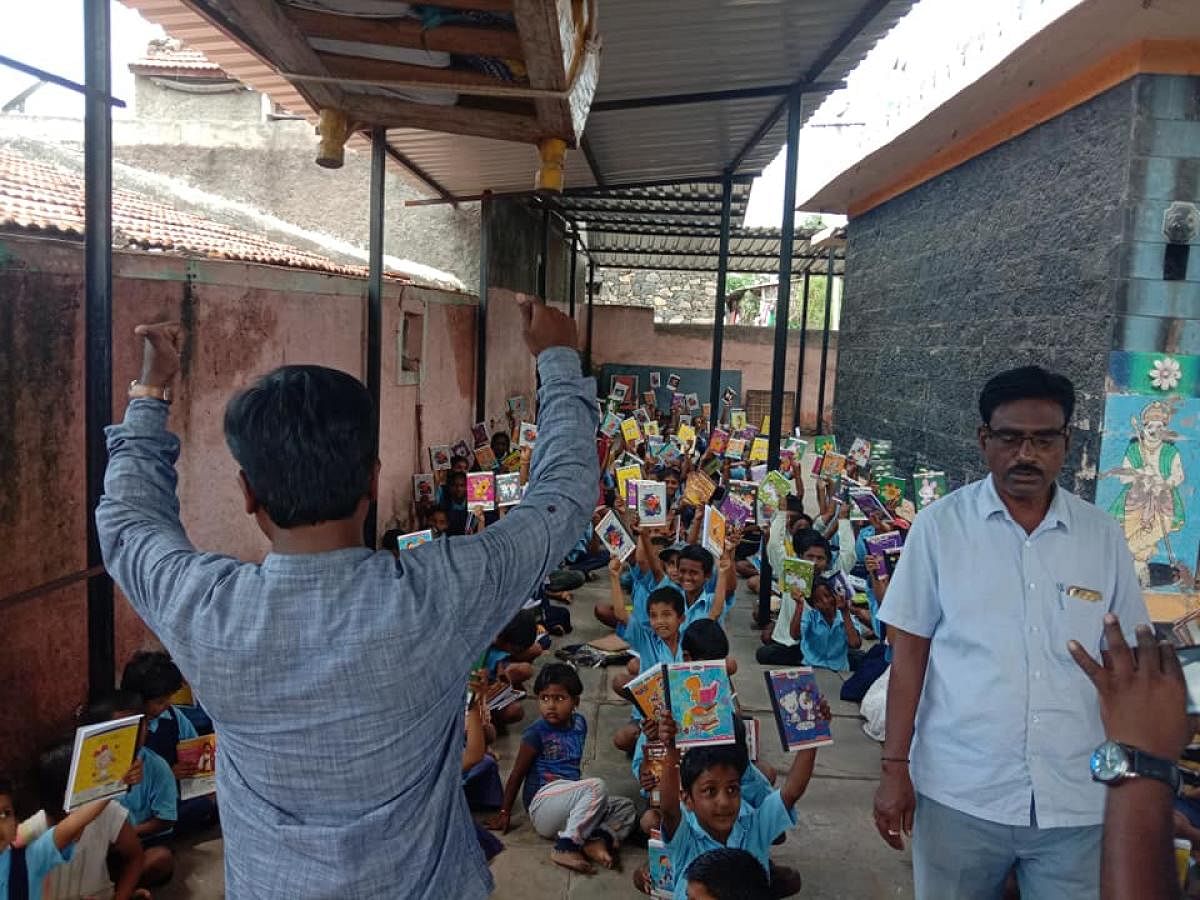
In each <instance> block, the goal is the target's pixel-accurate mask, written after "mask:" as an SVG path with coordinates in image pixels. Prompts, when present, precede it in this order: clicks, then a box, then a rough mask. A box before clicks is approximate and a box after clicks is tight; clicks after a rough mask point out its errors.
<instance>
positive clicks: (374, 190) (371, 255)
mask: <svg viewBox="0 0 1200 900" xmlns="http://www.w3.org/2000/svg"><path fill="white" fill-rule="evenodd" d="M386 159H387V132H386V131H385V130H384V129H383V128H374V129H372V130H371V205H370V210H369V213H368V214H369V216H370V231H369V235H370V236H369V239H368V240H369V243H368V246H367V391H368V392H369V393H370V394H371V404H372V406H373V407H374V414H375V454H376V456H378V454H379V423H380V411H379V405H380V386H381V378H380V362H381V359H382V347H383V201H384V161H385V160H386ZM378 515H379V504H378V502H377V501H372V502H371V505H370V507H369V509H368V510H367V521H366V522H365V523H364V524H363V543H364V544H366V545H367V546H368V547H371V548H372V549H374V547H375V543H376V539H377V535H378V531H379V523H378V522H377V521H376V520H377V518H378Z"/></svg>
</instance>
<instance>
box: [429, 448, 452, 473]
mask: <svg viewBox="0 0 1200 900" xmlns="http://www.w3.org/2000/svg"><path fill="white" fill-rule="evenodd" d="M429 465H430V466H432V467H433V471H435V472H445V471H446V470H447V469H449V468H450V448H449V447H448V446H446V445H445V444H438V445H436V446H433V447H430V448H429Z"/></svg>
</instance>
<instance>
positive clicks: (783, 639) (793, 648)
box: [754, 529, 857, 666]
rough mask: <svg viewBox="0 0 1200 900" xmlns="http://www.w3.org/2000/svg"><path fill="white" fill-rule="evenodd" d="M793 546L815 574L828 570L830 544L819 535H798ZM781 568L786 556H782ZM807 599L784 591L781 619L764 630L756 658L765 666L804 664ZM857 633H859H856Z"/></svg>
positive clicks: (794, 591) (810, 531)
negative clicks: (803, 625)
mask: <svg viewBox="0 0 1200 900" xmlns="http://www.w3.org/2000/svg"><path fill="white" fill-rule="evenodd" d="M792 547H793V549H794V550H795V551H796V556H798V557H799V558H800V559H803V560H807V561H808V562H810V563H812V566H813V571H814V572H817V573H820V572H824V571H825V570H826V569H827V568H828V567H829V542H828V541H826V540H825V538H824V537H823V536H822V535H821V534H819V533H818V532H816V531H814V530H812V529H809V530H808V531H800V532H797V534H796V536H795V537H794V538H793V539H792ZM779 565H780V569H774V571H775V572H779V571H781V569H782V565H783V557H782V555H781V556H780V557H779ZM804 601H805V596H804V593H803V591H800V590H798V589H795V588H793V589H792V590H791V591H786V592H784V595H783V600H782V602H781V604H780V606H779V617H778V618H777V619H776V620H775V624H774V625H768V626H767V628H765V629H764V630H763V646H761V647H759V648H758V651H757V652H756V653H755V654H754V658H755V659H756V660H758V662H759V663H761V664H762V665H764V666H799V665H803V664H804V647H803V646H802V643H801V637H802V634H803V630H802V627H801V626H802V624H803V618H804V614H805V610H806V607H805V603H804ZM856 634H857V632H856Z"/></svg>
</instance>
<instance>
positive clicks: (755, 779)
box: [630, 734, 775, 819]
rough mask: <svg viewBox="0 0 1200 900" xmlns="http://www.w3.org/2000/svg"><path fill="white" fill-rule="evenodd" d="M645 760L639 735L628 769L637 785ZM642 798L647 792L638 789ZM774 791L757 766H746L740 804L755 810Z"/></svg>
mask: <svg viewBox="0 0 1200 900" xmlns="http://www.w3.org/2000/svg"><path fill="white" fill-rule="evenodd" d="M645 758H646V735H645V734H639V735H638V739H637V743H636V744H634V747H633V761H632V765H631V766H630V768H631V769H632V770H633V779H634V781H637V782H638V783H639V784H640V783H641V778H642V760H643V759H645ZM638 790H639V792H640V793H641V795H642V796H643V797H649V796H650V794H649V793H648V792H647V791H643V790H641V788H639V789H638ZM773 790H775V788H773V787H772V786H771V782H769V781H767V776H766V775H764V774H763V773H762V772H760V771H759V770H758V766H756V765H754V763H750V765H748V766H746V772H745V774H743V775H742V802H743V803H745V804H749V805H750V806H752V807H754V808H755V809H757V808H758V807H760V806H762V804H763V801H764V800H766V799H767V797H768V796H769V795H770V793H771V791H773ZM680 808H681V809H682V810H683V816H684V818H685V819H686V818H687V817H688V816H692V817H693V818H695V814H694V813H693V812H692V811H691V810H690V809H688V808H687V807H680Z"/></svg>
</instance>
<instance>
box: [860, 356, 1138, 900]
mask: <svg viewBox="0 0 1200 900" xmlns="http://www.w3.org/2000/svg"><path fill="white" fill-rule="evenodd" d="M1074 408H1075V389H1074V386H1073V385H1072V384H1071V382H1070V381H1069V380H1067V379H1066V378H1064V377H1063V376H1061V375H1056V374H1053V373H1050V372H1047V371H1045V370H1044V369H1041V368H1038V367H1035V366H1029V367H1025V368H1020V369H1013V370H1011V371H1008V372H1003V373H1001V374H999V375H997V376H995V377H994V378H992V379H991V380H990V381H989V382H988V383H987V384H986V385H985V386H984V388H983V391H982V392H981V394H980V396H979V412H980V415H981V416H982V419H983V424H982V425H981V426H980V428H979V445H980V448H981V449H982V451H983V456H984V459H985V461H986V463H987V467H988V469H989V470H990V473H991V474H990V475H988V476H987V477H986V478H984V479H982V480H981V481H976V482H974V483H972V484H969V485H967V486H966V487H963V488H961V489H960V490H958V491H955V492H954V493H952V494H950V495H949V496H947V497H945V498H943V499H942V500H940V501H938V502H936V503H934V504H933V505H932V506H930V507H928V508H927V509H925V510H924V511H923V512H922V513H921V515H920V516H918V517H917V519H916V521H915V522H914V523H913V527H912V530H911V533H910V534H909V537H908V540H907V542H906V544H905V548H904V554H903V556H902V557H901V560H900V563H899V565H898V566H897V569H896V573H895V575H894V576H893V578H892V581H891V584H890V585H889V586H888V592H887V599H886V601H885V602H884V604H883V606H882V607H881V608H880V611H879V616H880V618H881V619H883V620H884V621H885V622H886V623H887V626H888V637H889V638H890V640H891V642H892V646H893V654H894V656H893V661H892V673H891V680H890V684H889V690H888V703H887V741H886V743H885V744H884V749H883V762H882V774H881V778H880V786H879V790H878V793H877V794H876V797H875V824H876V827H877V828H878V829H879V833H880V835H881V836H882V837H883V839H884V840H885V841H887V842H888V843H889V844H890V845H892V846H893V847H895V848H897V849H900V848H901V847H902V846H903V843H902V837H901V836H902V834H906V833H907V834H911V835H912V843H913V874H914V881H915V886H916V895H917V897H918V898H936V900H941V898H948V897H954V898H957V900H962V898H981V900H982V898H989V900H990V898H995V897H998V896H1000V892H1001V889H1002V886H1003V884H1004V880H1005V877H1006V875H1007V874H1008V873H1009V871H1010V870H1012V869H1013V868H1014V867H1015V869H1016V875H1017V880H1018V882H1019V885H1020V889H1021V897H1022V900H1040V898H1056V900H1057V898H1076V897H1080V898H1084V897H1086V898H1095V897H1098V896H1099V891H1100V843H1101V822H1102V820H1103V814H1104V800H1105V797H1104V790H1105V788H1104V787H1103V786H1102V785H1101V784H1098V783H1095V782H1094V781H1093V780H1092V777H1091V775H1090V774H1089V757H1090V756H1091V755H1092V753H1093V751H1094V750H1096V749H1097V747H1098V745H1100V744H1101V743H1102V742H1103V741H1104V737H1105V735H1104V730H1103V728H1102V726H1101V722H1100V713H1099V708H1098V705H1097V702H1096V696H1095V692H1094V690H1093V689H1092V686H1091V684H1090V683H1089V681H1088V679H1087V678H1086V677H1085V676H1084V675H1083V673H1082V672H1081V671H1080V669H1079V668H1078V667H1077V666H1076V665H1075V663H1074V662H1073V660H1072V658H1071V655H1070V653H1069V652H1068V650H1067V643H1068V641H1078V642H1079V643H1080V644H1081V645H1082V646H1083V647H1084V648H1087V649H1088V650H1089V651H1091V652H1093V654H1095V653H1096V651H1099V650H1100V646H1101V640H1102V635H1103V629H1104V616H1105V614H1106V613H1108V612H1112V613H1115V614H1116V615H1117V616H1119V618H1120V621H1121V624H1122V626H1123V627H1124V628H1125V629H1126V630H1127V632H1128V634H1129V636H1130V639H1131V640H1132V635H1133V630H1134V628H1135V627H1136V626H1137V625H1138V624H1141V623H1143V622H1148V621H1149V617H1148V615H1147V613H1146V607H1145V604H1144V602H1143V601H1142V596H1141V592H1140V589H1139V586H1138V580H1137V577H1136V575H1135V572H1134V567H1133V561H1132V557H1131V556H1130V553H1129V549H1128V547H1127V546H1126V542H1125V537H1124V534H1123V533H1122V531H1121V528H1120V526H1119V525H1118V524H1117V522H1116V521H1115V520H1114V519H1113V518H1112V517H1110V516H1109V515H1107V514H1106V513H1105V512H1104V511H1102V510H1100V509H1098V508H1097V507H1095V506H1094V505H1092V504H1091V503H1087V502H1085V501H1083V500H1081V499H1079V498H1078V497H1076V496H1075V495H1074V494H1072V493H1070V492H1069V491H1067V490H1066V489H1065V488H1063V487H1062V486H1060V485H1058V484H1056V483H1055V479H1056V478H1057V477H1058V473H1059V471H1060V470H1061V469H1062V465H1063V460H1064V458H1065V457H1066V454H1067V451H1068V449H1069V448H1070V441H1071V432H1070V421H1071V414H1072V412H1073V411H1074ZM1135 737H1136V736H1135ZM1127 749H1129V750H1130V751H1131V752H1132V751H1133V750H1134V748H1133V747H1128V748H1127ZM1112 783H1113V784H1114V785H1115V784H1117V783H1118V782H1112ZM1115 789H1117V790H1119V789H1120V788H1119V787H1116V788H1115Z"/></svg>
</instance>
